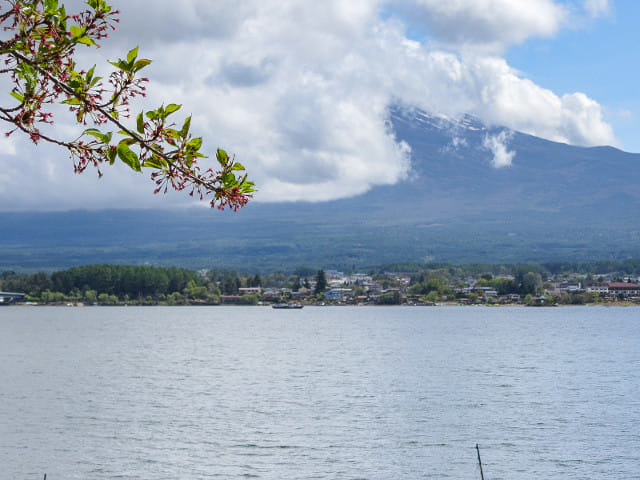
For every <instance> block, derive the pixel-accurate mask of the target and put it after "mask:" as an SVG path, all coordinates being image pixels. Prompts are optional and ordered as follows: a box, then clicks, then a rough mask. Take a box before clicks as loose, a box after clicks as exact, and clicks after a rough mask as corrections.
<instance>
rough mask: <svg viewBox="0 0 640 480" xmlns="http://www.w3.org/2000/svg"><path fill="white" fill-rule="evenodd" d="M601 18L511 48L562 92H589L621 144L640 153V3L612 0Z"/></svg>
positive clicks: (537, 77) (540, 79)
mask: <svg viewBox="0 0 640 480" xmlns="http://www.w3.org/2000/svg"><path fill="white" fill-rule="evenodd" d="M609 3H610V7H609V11H608V12H607V13H606V14H605V15H602V16H600V17H598V18H596V19H591V20H584V23H583V24H579V25H576V26H575V27H574V28H565V29H563V30H562V31H560V32H558V34H557V35H555V36H554V37H552V38H534V39H530V40H528V41H527V42H525V43H524V44H522V45H517V46H513V47H511V48H510V49H509V50H508V52H507V55H506V59H507V61H508V62H509V64H510V65H512V66H513V67H514V68H517V69H519V70H521V71H522V72H523V74H525V75H526V76H527V77H529V78H531V79H532V80H533V81H534V82H536V83H537V84H539V85H543V86H545V87H546V88H549V89H551V90H553V91H554V92H556V93H559V94H561V93H568V92H574V91H581V92H585V93H586V94H587V95H589V96H590V97H592V98H593V99H595V100H596V101H598V102H599V103H600V104H601V105H602V106H603V109H604V113H605V118H606V120H607V121H608V122H609V123H611V125H612V126H613V128H614V132H615V134H616V137H617V138H618V139H619V140H620V147H621V148H623V149H624V150H627V151H632V152H640V28H638V21H639V20H640V2H637V1H633V0H622V1H620V0H618V1H616V2H609Z"/></svg>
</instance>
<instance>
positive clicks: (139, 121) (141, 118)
mask: <svg viewBox="0 0 640 480" xmlns="http://www.w3.org/2000/svg"><path fill="white" fill-rule="evenodd" d="M136 123H137V128H138V133H144V115H143V113H142V112H140V114H139V115H138V119H137V122H136Z"/></svg>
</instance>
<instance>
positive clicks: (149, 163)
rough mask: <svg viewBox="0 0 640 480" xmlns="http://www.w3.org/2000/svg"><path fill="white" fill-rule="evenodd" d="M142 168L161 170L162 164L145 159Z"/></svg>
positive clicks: (155, 160) (152, 159)
mask: <svg viewBox="0 0 640 480" xmlns="http://www.w3.org/2000/svg"><path fill="white" fill-rule="evenodd" d="M144 166H145V167H148V168H157V169H158V170H160V169H161V168H162V163H160V161H159V160H158V159H157V158H147V159H146V160H145V161H144Z"/></svg>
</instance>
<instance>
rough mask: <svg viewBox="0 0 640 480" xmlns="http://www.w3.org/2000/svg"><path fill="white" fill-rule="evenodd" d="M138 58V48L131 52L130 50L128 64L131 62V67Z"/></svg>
mask: <svg viewBox="0 0 640 480" xmlns="http://www.w3.org/2000/svg"><path fill="white" fill-rule="evenodd" d="M137 56H138V47H136V48H132V49H131V50H129V53H127V62H129V65H132V64H133V61H134V60H135V59H136V58H137Z"/></svg>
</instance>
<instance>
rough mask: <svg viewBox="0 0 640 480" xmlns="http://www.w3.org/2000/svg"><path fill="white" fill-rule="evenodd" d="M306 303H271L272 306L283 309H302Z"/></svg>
mask: <svg viewBox="0 0 640 480" xmlns="http://www.w3.org/2000/svg"><path fill="white" fill-rule="evenodd" d="M303 307H304V305H301V304H299V303H274V304H273V305H271V308H282V309H289V308H290V309H294V308H297V309H300V308H303Z"/></svg>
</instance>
